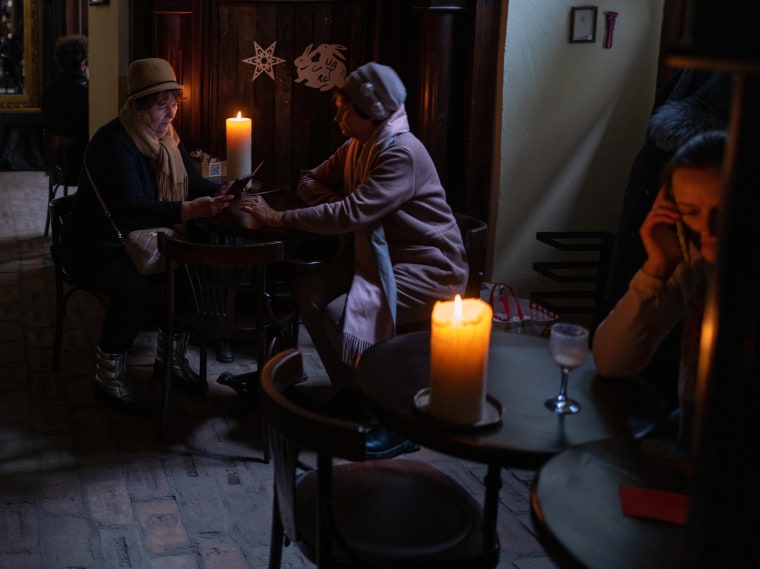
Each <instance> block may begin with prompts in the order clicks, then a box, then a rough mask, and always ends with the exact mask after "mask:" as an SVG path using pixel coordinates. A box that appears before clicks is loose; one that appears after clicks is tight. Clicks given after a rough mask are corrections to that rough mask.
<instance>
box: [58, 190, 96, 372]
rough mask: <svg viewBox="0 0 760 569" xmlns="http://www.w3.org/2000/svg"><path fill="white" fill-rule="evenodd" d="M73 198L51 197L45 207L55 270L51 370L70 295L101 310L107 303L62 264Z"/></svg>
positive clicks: (71, 196) (59, 351)
mask: <svg viewBox="0 0 760 569" xmlns="http://www.w3.org/2000/svg"><path fill="white" fill-rule="evenodd" d="M74 199H75V196H74V195H70V196H68V195H67V196H62V197H59V198H55V199H53V200H51V201H50V203H49V204H48V219H49V220H50V227H51V233H52V240H53V243H52V244H51V245H50V255H51V257H52V258H53V266H54V267H55V339H54V340H53V358H52V362H51V365H50V368H51V370H52V371H56V370H57V369H58V364H59V362H60V359H61V343H62V341H63V319H64V317H65V316H66V304H67V303H68V301H69V298H70V297H71V295H72V294H74V293H75V292H77V291H84V292H87V293H90V294H92V295H93V296H95V298H97V299H98V301H99V302H100V303H101V304H102V305H103V306H104V307H105V305H106V302H107V298H106V295H105V293H103V292H102V291H98V290H96V289H94V288H93V287H91V286H89V285H88V284H86V283H82V282H79V281H78V280H77V279H75V278H74V277H72V275H71V273H70V272H69V271H68V269H67V268H66V264H65V262H64V255H63V250H64V247H65V235H64V231H63V228H64V226H65V225H66V222H67V220H68V217H69V213H70V212H71V208H72V205H73V203H74ZM66 289H68V290H66ZM64 291H65V292H64Z"/></svg>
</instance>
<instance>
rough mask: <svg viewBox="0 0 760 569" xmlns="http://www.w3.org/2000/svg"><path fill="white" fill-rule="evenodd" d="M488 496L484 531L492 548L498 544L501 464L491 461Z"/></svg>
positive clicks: (488, 472) (487, 475)
mask: <svg viewBox="0 0 760 569" xmlns="http://www.w3.org/2000/svg"><path fill="white" fill-rule="evenodd" d="M485 483H486V498H485V505H484V507H483V531H484V532H485V536H484V537H485V543H486V545H487V546H488V547H489V548H491V547H493V548H496V547H497V546H498V543H497V539H496V518H497V515H498V510H499V492H500V491H501V465H500V464H496V463H490V464H489V465H488V471H487V472H486V479H485Z"/></svg>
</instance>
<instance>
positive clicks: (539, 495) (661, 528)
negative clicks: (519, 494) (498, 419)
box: [531, 438, 689, 569]
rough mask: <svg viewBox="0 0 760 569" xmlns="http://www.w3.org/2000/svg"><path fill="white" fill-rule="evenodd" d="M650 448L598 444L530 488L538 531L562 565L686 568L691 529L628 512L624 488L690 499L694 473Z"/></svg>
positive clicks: (544, 473)
mask: <svg viewBox="0 0 760 569" xmlns="http://www.w3.org/2000/svg"><path fill="white" fill-rule="evenodd" d="M681 464H682V463H681V462H679V459H678V458H676V457H674V456H669V455H668V453H666V452H660V451H659V449H656V448H649V446H648V443H647V442H642V443H639V442H638V441H631V440H629V439H619V438H614V439H607V440H603V441H593V442H590V443H586V444H583V445H579V446H577V447H574V448H571V449H568V450H566V451H563V452H562V453H560V454H558V455H557V456H555V457H554V458H552V459H551V460H549V462H547V463H546V464H545V465H544V466H543V467H541V469H540V470H539V471H538V474H537V475H536V478H535V480H534V481H533V486H532V488H531V497H532V500H531V505H532V512H531V513H532V517H533V521H534V524H533V525H534V527H536V528H537V530H538V532H539V537H540V539H541V542H542V543H543V544H544V546H545V547H546V549H547V551H548V552H549V553H550V555H551V556H552V557H553V558H554V559H555V560H556V561H557V562H558V563H559V564H560V566H561V567H578V568H580V567H584V568H589V569H641V568H643V567H646V568H647V569H671V568H673V567H682V564H681V560H682V557H683V548H684V547H685V544H686V532H687V529H686V526H685V525H678V524H674V523H669V522H664V521H660V520H657V519H645V518H639V517H631V516H626V515H624V514H623V510H622V506H621V499H620V486H621V485H626V486H637V487H642V488H648V489H655V490H665V491H671V492H679V493H686V490H687V488H688V486H689V482H688V480H689V475H688V469H687V468H682V467H680V465H681Z"/></svg>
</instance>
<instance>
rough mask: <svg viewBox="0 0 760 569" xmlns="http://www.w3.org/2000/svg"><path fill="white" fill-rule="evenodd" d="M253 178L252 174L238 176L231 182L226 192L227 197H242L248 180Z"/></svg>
mask: <svg viewBox="0 0 760 569" xmlns="http://www.w3.org/2000/svg"><path fill="white" fill-rule="evenodd" d="M251 178H253V174H246V175H245V176H240V177H239V178H237V179H236V180H235V181H234V182H232V185H231V186H230V188H229V189H228V190H227V195H230V196H235V198H239V197H240V196H242V195H243V192H244V191H245V187H246V186H247V185H248V180H250V179H251Z"/></svg>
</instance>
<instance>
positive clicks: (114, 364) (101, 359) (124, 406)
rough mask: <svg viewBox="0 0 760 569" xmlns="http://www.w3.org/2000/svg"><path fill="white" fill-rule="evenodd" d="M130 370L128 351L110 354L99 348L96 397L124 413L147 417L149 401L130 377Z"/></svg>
mask: <svg viewBox="0 0 760 569" xmlns="http://www.w3.org/2000/svg"><path fill="white" fill-rule="evenodd" d="M128 370H129V352H128V351H127V352H120V353H108V352H104V351H103V350H101V349H100V346H98V351H97V354H96V356H95V397H96V398H97V399H98V400H100V401H102V402H103V403H105V404H107V405H109V406H110V407H113V408H114V409H116V410H117V411H121V412H122V413H127V414H130V415H147V413H148V404H147V401H146V399H145V397H144V396H143V394H142V393H141V392H140V390H139V389H138V387H137V385H136V384H135V382H134V381H133V380H132V378H131V377H129V374H128Z"/></svg>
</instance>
